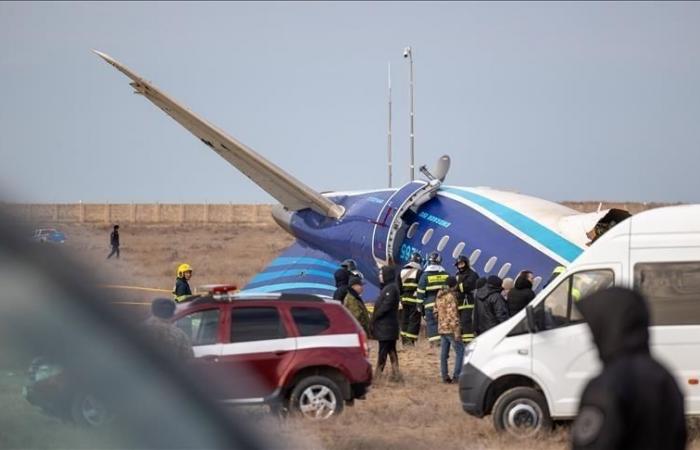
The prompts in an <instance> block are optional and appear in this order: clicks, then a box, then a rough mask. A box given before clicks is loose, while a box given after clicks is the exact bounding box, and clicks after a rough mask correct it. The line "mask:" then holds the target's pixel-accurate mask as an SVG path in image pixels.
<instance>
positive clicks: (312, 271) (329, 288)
mask: <svg viewBox="0 0 700 450" xmlns="http://www.w3.org/2000/svg"><path fill="white" fill-rule="evenodd" d="M339 267H340V261H338V260H336V259H334V258H332V257H330V256H328V255H327V254H325V253H323V252H322V251H320V250H316V249H314V248H311V247H309V246H307V245H305V244H304V243H303V242H301V241H297V242H296V243H294V244H292V245H291V246H290V247H289V248H287V249H286V250H285V251H283V252H282V253H281V254H280V255H279V256H278V257H277V258H275V259H274V260H272V262H270V264H268V265H267V267H266V268H265V269H263V271H262V272H260V273H259V274H257V275H256V276H255V277H253V278H252V279H251V280H250V282H248V284H247V285H246V286H245V287H244V288H243V289H242V290H243V291H244V292H303V293H308V294H318V295H325V296H327V297H332V296H333V292H334V291H335V279H334V278H333V273H334V272H335V271H336V270H338V268H339ZM378 293H379V289H378V287H377V286H374V285H373V284H371V283H370V282H369V281H365V291H364V292H363V294H362V298H363V299H366V300H367V301H368V302H374V299H375V298H376V297H377V294H378Z"/></svg>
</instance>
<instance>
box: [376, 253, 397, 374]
mask: <svg viewBox="0 0 700 450" xmlns="http://www.w3.org/2000/svg"><path fill="white" fill-rule="evenodd" d="M379 281H380V282H381V283H382V290H381V292H379V297H378V298H377V300H376V301H375V302H374V311H373V312H372V322H371V326H370V329H371V331H372V337H373V338H374V339H376V340H377V341H379V353H378V355H377V368H376V371H375V374H376V376H377V377H379V376H381V375H382V374H383V372H384V366H385V365H386V359H387V356H388V357H389V359H390V360H391V378H390V381H401V372H400V371H399V356H398V354H397V353H396V341H397V340H398V339H399V303H400V301H401V291H400V289H399V285H398V282H397V274H396V268H395V267H393V266H383V267H382V268H381V271H380V272H379Z"/></svg>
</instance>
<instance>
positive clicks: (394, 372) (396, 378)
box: [389, 364, 403, 383]
mask: <svg viewBox="0 0 700 450" xmlns="http://www.w3.org/2000/svg"><path fill="white" fill-rule="evenodd" d="M389 381H391V382H392V383H403V375H401V371H400V370H399V365H398V364H392V365H391V375H390V376H389Z"/></svg>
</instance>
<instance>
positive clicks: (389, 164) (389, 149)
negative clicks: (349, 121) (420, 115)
mask: <svg viewBox="0 0 700 450" xmlns="http://www.w3.org/2000/svg"><path fill="white" fill-rule="evenodd" d="M386 152H387V166H388V171H389V174H388V175H389V187H391V184H392V183H391V172H392V167H391V62H390V63H389V128H388V131H387V148H386Z"/></svg>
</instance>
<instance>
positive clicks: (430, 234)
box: [420, 228, 435, 245]
mask: <svg viewBox="0 0 700 450" xmlns="http://www.w3.org/2000/svg"><path fill="white" fill-rule="evenodd" d="M433 231H435V230H433V229H432V228H428V230H427V231H426V232H425V234H424V235H423V239H421V241H420V242H421V244H423V245H426V244H427V243H428V242H430V238H431V237H433Z"/></svg>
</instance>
